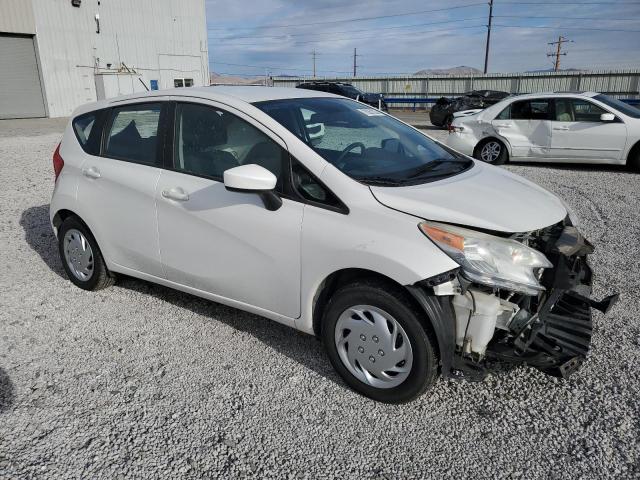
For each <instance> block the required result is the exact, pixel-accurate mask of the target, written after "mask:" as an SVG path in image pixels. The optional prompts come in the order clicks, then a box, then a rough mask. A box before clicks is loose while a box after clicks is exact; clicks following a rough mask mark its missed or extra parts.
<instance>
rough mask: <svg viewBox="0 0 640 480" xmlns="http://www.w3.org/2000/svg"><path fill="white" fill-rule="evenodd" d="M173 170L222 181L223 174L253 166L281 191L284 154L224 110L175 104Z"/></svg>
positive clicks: (285, 161) (264, 137)
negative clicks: (269, 176)
mask: <svg viewBox="0 0 640 480" xmlns="http://www.w3.org/2000/svg"><path fill="white" fill-rule="evenodd" d="M175 119H176V123H175V141H174V168H175V169H176V170H178V171H181V172H184V173H190V174H193V175H198V176H202V177H207V178H212V179H214V180H218V181H222V177H223V173H224V171H225V170H228V169H230V168H233V167H237V166H240V165H249V164H256V165H260V166H261V167H264V168H266V169H267V170H269V171H270V172H271V173H273V174H274V175H275V176H276V178H277V179H278V183H277V184H276V190H278V191H280V192H281V191H282V190H283V188H282V185H283V181H284V174H285V173H284V172H286V171H287V170H288V153H287V152H286V151H285V150H284V149H283V148H282V147H281V146H280V145H278V144H277V143H276V142H274V141H273V140H272V139H271V138H269V137H268V136H267V135H266V134H264V133H263V132H261V131H260V130H258V129H257V128H255V127H254V126H253V125H251V124H249V123H248V122H246V121H244V120H243V119H241V118H239V117H237V116H236V115H233V114H231V113H229V112H227V111H225V110H222V109H219V108H214V107H210V106H207V105H201V104H196V103H179V104H178V105H177V107H176V115H175Z"/></svg>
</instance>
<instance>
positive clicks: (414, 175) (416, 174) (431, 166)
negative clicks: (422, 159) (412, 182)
mask: <svg viewBox="0 0 640 480" xmlns="http://www.w3.org/2000/svg"><path fill="white" fill-rule="evenodd" d="M444 163H450V164H455V165H462V166H463V167H462V168H464V166H466V165H468V162H467V161H465V160H458V159H446V160H445V159H438V160H432V161H431V162H429V163H427V164H426V165H422V166H421V167H420V168H418V170H416V171H415V172H414V173H412V174H411V175H409V176H408V177H407V178H418V177H421V176H422V175H424V174H425V173H428V172H431V171H433V170H435V169H436V168H437V167H439V166H440V165H442V164H444ZM449 173H453V172H446V173H445V172H442V173H438V174H437V175H436V176H440V175H443V174H444V175H448V174H449ZM429 176H431V175H429Z"/></svg>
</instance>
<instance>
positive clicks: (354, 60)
mask: <svg viewBox="0 0 640 480" xmlns="http://www.w3.org/2000/svg"><path fill="white" fill-rule="evenodd" d="M356 52H357V49H355V48H354V49H353V78H355V77H356V72H357V68H358V65H357V64H356V58H357V57H358V54H357V53H356Z"/></svg>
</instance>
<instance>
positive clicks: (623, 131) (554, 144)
mask: <svg viewBox="0 0 640 480" xmlns="http://www.w3.org/2000/svg"><path fill="white" fill-rule="evenodd" d="M603 113H609V112H608V111H607V110H605V109H604V108H602V107H600V106H598V105H596V104H595V103H593V102H590V101H588V100H585V99H582V98H558V99H556V108H555V118H554V121H553V122H552V124H553V137H552V140H551V156H552V157H554V158H556V159H558V160H563V161H574V162H603V161H604V162H616V161H619V160H620V159H621V157H622V152H623V151H624V148H625V145H626V142H627V127H626V125H625V124H624V123H623V122H622V120H620V118H619V117H616V118H615V120H613V121H610V122H603V121H602V120H600V115H602V114H603Z"/></svg>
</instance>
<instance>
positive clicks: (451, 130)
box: [449, 125, 464, 133]
mask: <svg viewBox="0 0 640 480" xmlns="http://www.w3.org/2000/svg"><path fill="white" fill-rule="evenodd" d="M462 131H464V127H463V126H462V125H449V133H454V132H462Z"/></svg>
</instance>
